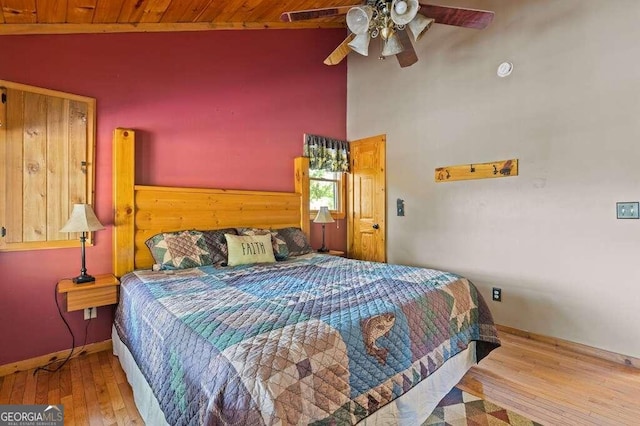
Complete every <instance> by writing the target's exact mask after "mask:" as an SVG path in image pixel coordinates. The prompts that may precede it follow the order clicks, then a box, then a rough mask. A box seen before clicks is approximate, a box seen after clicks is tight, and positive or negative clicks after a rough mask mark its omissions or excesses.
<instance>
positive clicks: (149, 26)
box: [0, 0, 359, 35]
mask: <svg viewBox="0 0 640 426" xmlns="http://www.w3.org/2000/svg"><path fill="white" fill-rule="evenodd" d="M358 3H359V2H358V0H321V1H317V0H316V1H314V0H281V1H275V0H0V5H1V6H2V14H0V35H2V34H69V33H97V32H100V33H102V32H145V31H199V30H212V29H260V28H340V27H344V26H345V24H344V17H333V18H322V19H316V20H313V21H303V22H281V21H280V14H281V13H282V12H285V11H292V10H303V9H314V8H320V7H329V6H346V5H353V4H358Z"/></svg>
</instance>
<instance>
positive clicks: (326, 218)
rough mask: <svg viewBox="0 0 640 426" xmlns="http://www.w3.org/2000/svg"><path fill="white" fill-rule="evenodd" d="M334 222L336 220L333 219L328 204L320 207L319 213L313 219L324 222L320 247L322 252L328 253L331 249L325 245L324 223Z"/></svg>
mask: <svg viewBox="0 0 640 426" xmlns="http://www.w3.org/2000/svg"><path fill="white" fill-rule="evenodd" d="M333 222H335V221H334V220H333V217H331V212H329V207H327V206H322V207H320V210H318V214H317V215H316V218H315V219H313V223H321V224H322V247H320V248H319V249H318V251H319V252H320V253H326V252H328V251H329V249H328V248H326V247H325V246H324V225H325V224H326V223H333Z"/></svg>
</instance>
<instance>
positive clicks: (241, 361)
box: [115, 254, 500, 425]
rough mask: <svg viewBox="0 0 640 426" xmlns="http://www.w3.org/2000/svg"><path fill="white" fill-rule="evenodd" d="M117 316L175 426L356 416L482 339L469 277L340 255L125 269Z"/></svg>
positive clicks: (343, 420)
mask: <svg viewBox="0 0 640 426" xmlns="http://www.w3.org/2000/svg"><path fill="white" fill-rule="evenodd" d="M120 292H121V301H120V304H119V305H118V309H117V313H116V319H115V327H116V330H117V332H118V335H119V336H120V338H121V340H122V341H123V342H124V343H125V344H126V346H127V347H128V348H129V350H130V352H131V353H132V355H133V357H134V358H135V360H136V362H137V364H138V366H139V367H140V370H141V371H142V373H143V375H144V376H145V378H146V379H147V382H148V383H149V385H150V386H151V388H152V390H153V392H154V394H155V396H156V398H157V399H158V401H159V403H160V407H161V408H162V410H163V412H164V413H165V416H166V419H167V421H168V423H169V424H171V425H196V424H197V425H200V424H205V425H298V424H304V425H306V424H312V425H353V424H356V423H358V422H359V421H360V420H362V419H363V418H365V417H367V416H368V415H370V414H372V413H374V412H375V411H376V410H378V409H379V408H381V407H383V406H384V405H385V404H387V403H389V402H390V401H392V400H394V399H396V398H398V397H400V396H402V395H403V394H404V393H406V392H407V391H409V390H410V389H411V388H412V387H413V386H415V385H416V384H417V383H419V382H420V381H421V380H423V379H424V378H426V377H427V376H429V374H431V373H432V372H434V371H435V370H437V369H438V368H439V367H440V366H441V365H442V364H443V363H444V362H446V361H447V360H448V359H449V358H451V357H453V356H454V355H456V354H457V353H459V352H461V351H462V350H464V349H465V348H466V347H467V345H468V344H469V343H470V342H471V341H476V342H477V343H476V351H477V359H478V360H480V359H482V358H483V357H484V356H486V355H487V354H488V353H489V352H490V351H491V350H493V349H494V348H496V347H497V346H499V344H500V343H499V340H498V337H497V333H496V329H495V327H494V325H493V320H492V317H491V313H490V312H489V310H488V308H487V305H486V303H485V301H484V300H483V298H482V296H481V295H480V294H479V293H478V291H477V289H476V288H475V287H474V286H473V284H471V283H470V282H469V281H468V280H467V279H465V278H462V277H459V276H457V275H454V274H451V273H447V272H441V271H436V270H430V269H425V268H416V267H408V266H399V265H389V264H383V263H374V262H363V261H357V260H351V259H345V258H342V257H337V256H326V255H316V254H311V255H306V256H301V257H299V258H296V259H294V260H291V261H285V262H278V263H275V264H268V265H243V266H237V267H233V268H229V267H225V268H215V267H213V266H206V267H201V268H193V269H187V270H183V271H169V272H157V273H152V272H149V271H145V272H137V273H135V272H134V273H131V274H128V275H126V276H125V277H123V279H122V285H121V290H120Z"/></svg>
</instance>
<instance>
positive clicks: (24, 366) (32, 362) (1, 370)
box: [0, 339, 113, 377]
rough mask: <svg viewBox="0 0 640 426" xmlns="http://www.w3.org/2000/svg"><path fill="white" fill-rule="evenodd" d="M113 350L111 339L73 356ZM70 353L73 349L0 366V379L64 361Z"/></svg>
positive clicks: (92, 344) (93, 344) (92, 345)
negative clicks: (60, 360)
mask: <svg viewBox="0 0 640 426" xmlns="http://www.w3.org/2000/svg"><path fill="white" fill-rule="evenodd" d="M112 348H113V345H112V343H111V339H109V340H105V341H103V342H97V343H91V344H89V345H87V346H85V347H84V349H83V350H82V352H77V353H74V354H73V356H74V357H76V356H77V355H87V354H92V353H95V352H102V351H106V350H112ZM76 349H79V348H76ZM69 352H71V349H65V350H64V351H58V352H54V353H51V354H48V355H41V356H37V357H35V358H29V359H25V360H23V361H16V362H12V363H9V364H4V365H0V377H2V376H6V375H9V374H13V373H17V372H18V371H25V370H31V369H32V368H36V367H40V366H41V365H45V364H46V363H48V362H51V361H55V360H58V359H64V358H66V357H67V356H68V355H69Z"/></svg>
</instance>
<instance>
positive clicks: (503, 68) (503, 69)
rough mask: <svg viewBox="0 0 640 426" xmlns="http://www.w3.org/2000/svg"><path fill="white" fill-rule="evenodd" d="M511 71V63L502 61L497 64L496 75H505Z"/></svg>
mask: <svg viewBox="0 0 640 426" xmlns="http://www.w3.org/2000/svg"><path fill="white" fill-rule="evenodd" d="M512 71H513V64H512V63H511V62H503V63H501V64H500V65H498V77H506V76H508V75H509V74H511V72H512Z"/></svg>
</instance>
